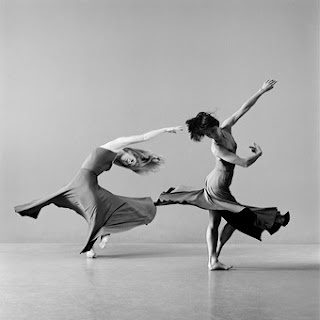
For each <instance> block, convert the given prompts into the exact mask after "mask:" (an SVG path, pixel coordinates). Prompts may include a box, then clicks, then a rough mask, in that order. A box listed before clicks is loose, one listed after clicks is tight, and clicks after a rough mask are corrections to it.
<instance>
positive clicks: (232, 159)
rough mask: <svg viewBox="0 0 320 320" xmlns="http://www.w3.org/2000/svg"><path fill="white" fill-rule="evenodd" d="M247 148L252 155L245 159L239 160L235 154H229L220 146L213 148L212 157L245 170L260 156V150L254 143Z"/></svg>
mask: <svg viewBox="0 0 320 320" xmlns="http://www.w3.org/2000/svg"><path fill="white" fill-rule="evenodd" d="M249 148H250V149H251V151H252V152H253V153H254V155H253V156H250V157H247V158H240V157H239V156H237V155H236V154H235V153H233V152H230V151H228V150H227V149H226V148H224V147H221V146H216V147H215V150H214V155H215V156H216V157H217V158H220V159H222V160H224V161H226V162H229V163H233V164H235V165H237V166H240V167H244V168H247V167H249V166H251V165H252V164H253V163H255V162H256V161H257V160H258V158H259V157H261V156H262V150H261V148H260V147H259V146H258V145H257V144H256V143H254V144H253V146H250V147H249Z"/></svg>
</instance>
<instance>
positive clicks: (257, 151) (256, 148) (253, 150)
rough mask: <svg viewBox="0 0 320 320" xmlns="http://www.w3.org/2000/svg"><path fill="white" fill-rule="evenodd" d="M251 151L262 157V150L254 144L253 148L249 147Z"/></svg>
mask: <svg viewBox="0 0 320 320" xmlns="http://www.w3.org/2000/svg"><path fill="white" fill-rule="evenodd" d="M249 148H250V149H251V151H252V152H253V153H254V154H256V155H260V156H261V155H262V149H261V148H260V147H259V146H258V145H257V144H256V143H255V142H254V143H253V146H249Z"/></svg>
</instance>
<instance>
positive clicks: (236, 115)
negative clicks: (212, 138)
mask: <svg viewBox="0 0 320 320" xmlns="http://www.w3.org/2000/svg"><path fill="white" fill-rule="evenodd" d="M276 83H277V81H275V80H267V81H265V82H264V83H263V85H262V87H261V88H260V89H259V90H258V91H257V92H256V93H255V94H254V95H253V96H252V97H251V98H249V99H248V100H247V101H246V102H245V103H244V104H243V105H242V106H241V107H240V109H239V110H238V111H236V112H235V113H234V114H233V115H232V116H231V117H229V118H228V119H226V120H225V121H224V122H223V123H222V126H221V127H222V128H226V127H230V128H231V127H232V126H233V125H234V124H235V123H236V122H237V121H238V120H239V119H240V118H241V117H242V116H243V115H244V114H246V113H247V112H248V111H249V110H250V109H251V108H252V106H253V105H254V104H255V103H256V102H257V101H258V99H259V98H260V97H261V96H262V95H263V94H265V93H266V92H267V91H269V90H271V89H273V87H274V85H275V84H276Z"/></svg>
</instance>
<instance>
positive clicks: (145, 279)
mask: <svg viewBox="0 0 320 320" xmlns="http://www.w3.org/2000/svg"><path fill="white" fill-rule="evenodd" d="M80 249H81V244H65V245H63V244H1V245H0V319H1V320H11V319H12V320H13V319H14V320H20V319H30V320H38V319H39V320H44V319H46V320H51V319H57V320H68V319H70V320H71V319H72V320H82V319H86V320H100V319H101V320H102V319H107V320H113V319H114V320H126V319H130V320H132V319H133V320H144V319H148V320H150V319H152V320H158V319H159V320H170V319H184V320H188V319H192V320H202V319H215V320H229V319H230V320H242V319H243V320H251V319H254V320H277V319H279V320H286V319H288V320H295V319H297V320H304V319H305V320H317V319H319V246H318V245H294V244H290V245H266V244H258V245H232V244H230V245H227V246H226V248H225V250H224V252H223V257H221V260H222V262H224V263H226V264H232V265H233V266H234V267H233V268H232V269H231V270H230V271H214V272H210V271H208V270H207V267H206V263H207V257H206V254H207V253H206V247H205V245H204V244H199V245H195V244H192V245H191V244H190V245H189V244H117V243H110V244H108V245H107V247H106V248H105V249H104V250H101V249H100V250H98V249H97V253H98V254H99V255H100V256H99V257H98V258H97V259H87V258H86V257H85V255H79V254H78V252H79V250H80Z"/></svg>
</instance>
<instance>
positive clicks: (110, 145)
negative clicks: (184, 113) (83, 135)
mask: <svg viewBox="0 0 320 320" xmlns="http://www.w3.org/2000/svg"><path fill="white" fill-rule="evenodd" d="M182 130H183V128H182V126H178V127H168V128H162V129H157V130H152V131H149V132H146V133H144V134H139V135H135V136H130V137H120V138H117V139H115V140H112V141H109V142H107V143H106V144H104V145H102V146H101V148H105V149H109V150H112V151H115V152H119V151H120V150H121V149H123V148H125V147H127V146H129V145H131V144H134V143H139V142H143V141H148V140H150V139H153V138H155V137H157V136H159V135H161V134H163V133H166V132H168V133H177V132H178V131H182Z"/></svg>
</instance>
